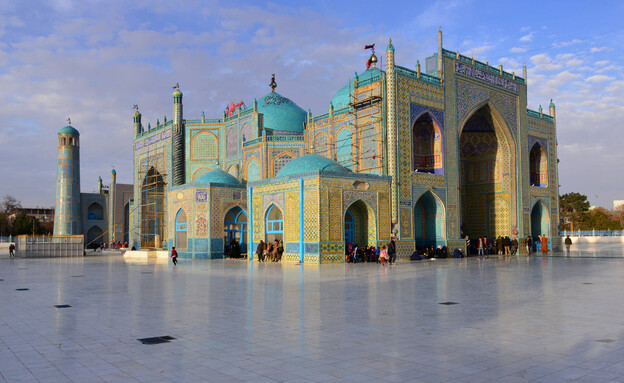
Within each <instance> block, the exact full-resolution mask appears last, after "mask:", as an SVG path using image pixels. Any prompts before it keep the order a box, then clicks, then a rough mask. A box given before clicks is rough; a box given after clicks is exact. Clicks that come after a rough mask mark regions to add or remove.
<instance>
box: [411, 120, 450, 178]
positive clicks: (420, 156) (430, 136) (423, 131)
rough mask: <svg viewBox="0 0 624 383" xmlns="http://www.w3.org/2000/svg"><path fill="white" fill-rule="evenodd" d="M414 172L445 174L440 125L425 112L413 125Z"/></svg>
mask: <svg viewBox="0 0 624 383" xmlns="http://www.w3.org/2000/svg"><path fill="white" fill-rule="evenodd" d="M412 148H413V159H414V164H413V165H414V170H415V171H420V172H425V173H433V174H444V145H443V134H442V130H441V129H440V125H439V124H438V123H437V122H436V120H435V119H434V117H433V116H432V115H431V114H430V113H429V112H427V111H424V112H423V113H421V114H420V115H419V117H418V118H416V119H415V120H414V123H413V125H412Z"/></svg>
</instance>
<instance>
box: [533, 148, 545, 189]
mask: <svg viewBox="0 0 624 383" xmlns="http://www.w3.org/2000/svg"><path fill="white" fill-rule="evenodd" d="M529 172H530V174H529V177H530V182H531V186H538V187H548V156H547V155H546V150H545V149H544V147H543V146H542V144H541V143H540V142H536V143H535V144H533V147H532V148H531V151H530V152H529Z"/></svg>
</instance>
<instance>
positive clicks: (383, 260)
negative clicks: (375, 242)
mask: <svg viewBox="0 0 624 383" xmlns="http://www.w3.org/2000/svg"><path fill="white" fill-rule="evenodd" d="M387 258H388V249H386V245H383V247H382V248H381V251H380V252H379V259H380V260H381V265H382V266H385V265H386V259H387Z"/></svg>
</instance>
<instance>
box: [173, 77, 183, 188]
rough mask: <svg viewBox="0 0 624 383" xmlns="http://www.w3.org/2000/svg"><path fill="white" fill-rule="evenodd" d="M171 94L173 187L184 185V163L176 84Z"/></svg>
mask: <svg viewBox="0 0 624 383" xmlns="http://www.w3.org/2000/svg"><path fill="white" fill-rule="evenodd" d="M175 89H176V90H175V91H174V92H173V131H172V135H171V136H172V137H171V140H172V144H173V147H172V152H173V153H172V157H173V158H172V168H173V169H172V170H173V175H172V176H173V177H172V179H173V186H178V185H184V184H185V183H186V177H185V174H184V173H185V161H184V156H185V152H184V124H183V122H182V92H180V86H179V85H178V84H176V86H175Z"/></svg>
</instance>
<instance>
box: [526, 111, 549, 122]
mask: <svg viewBox="0 0 624 383" xmlns="http://www.w3.org/2000/svg"><path fill="white" fill-rule="evenodd" d="M527 113H528V115H529V116H531V117H537V118H541V119H544V120H548V121H554V120H553V118H552V117H551V116H550V115H549V114H545V113H543V112H542V114H541V115H540V113H539V112H536V111H534V110H531V109H527Z"/></svg>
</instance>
